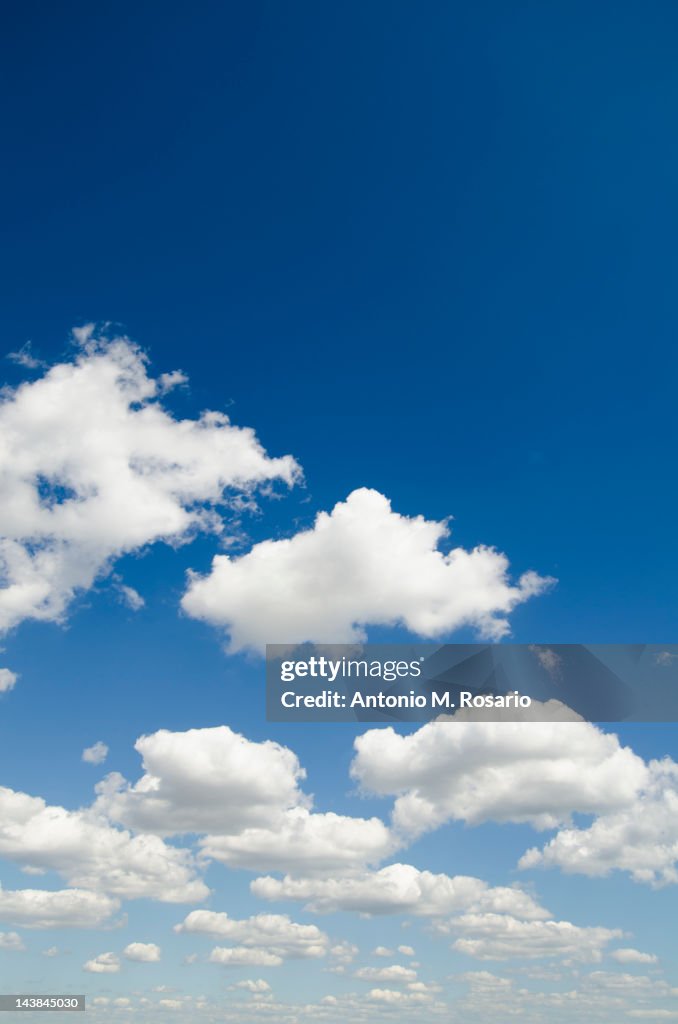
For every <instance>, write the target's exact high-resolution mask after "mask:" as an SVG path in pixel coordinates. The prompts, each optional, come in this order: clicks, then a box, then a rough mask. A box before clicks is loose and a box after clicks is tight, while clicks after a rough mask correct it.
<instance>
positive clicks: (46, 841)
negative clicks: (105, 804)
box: [0, 786, 209, 902]
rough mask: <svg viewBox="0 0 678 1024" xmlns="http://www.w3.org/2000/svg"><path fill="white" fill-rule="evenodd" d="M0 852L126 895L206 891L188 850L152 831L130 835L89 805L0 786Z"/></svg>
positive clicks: (181, 895) (160, 896)
mask: <svg viewBox="0 0 678 1024" xmlns="http://www.w3.org/2000/svg"><path fill="white" fill-rule="evenodd" d="M0 856H3V857H7V859H8V860H12V861H15V862H17V863H19V864H21V865H22V867H24V868H28V869H31V870H32V871H34V872H37V873H41V872H43V871H45V870H53V871H56V872H58V873H59V874H60V875H61V876H62V877H63V878H65V879H66V881H67V882H68V883H69V885H72V886H75V887H77V888H82V889H89V890H94V891H103V892H107V893H110V894H112V895H114V896H122V897H125V898H128V899H134V898H142V897H143V898H150V899H157V900H163V901H167V902H188V901H193V900H202V899H204V898H205V897H206V896H207V894H208V892H209V890H208V889H207V887H206V885H205V884H204V882H202V881H201V880H200V879H199V878H197V877H196V870H195V865H194V861H193V857H192V855H191V853H190V852H189V851H188V850H184V849H177V848H175V847H171V846H168V845H167V844H166V843H164V842H163V841H162V839H160V838H159V837H158V836H154V835H136V836H133V835H131V834H130V833H129V832H127V831H122V830H120V829H117V828H114V827H112V826H111V825H110V824H109V823H108V822H107V821H106V819H104V818H103V817H101V816H100V815H97V814H95V813H94V812H92V811H69V810H66V809H65V808H64V807H59V806H55V805H49V804H47V803H46V802H45V801H44V800H42V799H41V798H40V797H33V796H29V795H28V794H26V793H20V792H16V791H15V790H12V789H8V788H6V787H3V786H0Z"/></svg>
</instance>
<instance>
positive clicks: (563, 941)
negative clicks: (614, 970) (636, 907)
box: [451, 914, 623, 962]
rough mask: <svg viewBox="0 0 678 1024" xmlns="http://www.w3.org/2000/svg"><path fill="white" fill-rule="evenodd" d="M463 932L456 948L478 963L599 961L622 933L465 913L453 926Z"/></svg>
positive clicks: (455, 944)
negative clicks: (547, 960) (554, 960)
mask: <svg viewBox="0 0 678 1024" xmlns="http://www.w3.org/2000/svg"><path fill="white" fill-rule="evenodd" d="M451 927H452V928H453V930H455V931H457V932H459V933H461V934H460V937H459V938H458V939H456V941H455V942H454V949H456V950H457V951H458V952H460V953H466V954H467V955H468V956H472V957H476V958H477V959H478V960H513V959H525V960H534V959H541V958H545V957H557V958H559V959H571V960H583V961H593V962H597V961H599V960H600V959H601V958H602V951H603V950H604V948H605V946H606V945H607V944H608V943H609V942H611V941H612V940H613V939H618V938H621V936H622V934H623V933H622V932H621V931H619V930H618V929H611V928H598V927H596V928H581V927H578V926H577V925H574V924H571V923H570V922H569V921H521V920H518V919H516V918H513V917H511V916H509V915H504V914H502V915H500V914H463V915H462V916H461V917H459V918H456V919H455V920H454V922H453V923H452V926H451Z"/></svg>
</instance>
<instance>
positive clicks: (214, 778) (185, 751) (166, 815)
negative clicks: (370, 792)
mask: <svg viewBox="0 0 678 1024" xmlns="http://www.w3.org/2000/svg"><path fill="white" fill-rule="evenodd" d="M135 747H136V749H137V750H138V751H139V753H140V754H141V756H142V758H143V764H144V768H145V774H144V775H143V776H142V777H141V778H140V779H139V781H138V782H136V783H135V784H134V785H130V784H129V783H127V782H126V781H125V780H124V779H123V778H122V776H120V775H117V774H112V775H109V776H108V778H107V779H106V780H105V782H104V783H102V784H100V786H99V787H98V791H99V794H100V796H99V799H98V801H97V804H96V806H97V808H98V810H100V811H101V812H102V813H105V814H106V815H107V816H108V817H110V818H111V819H113V820H115V821H120V822H122V824H124V825H127V826H129V827H130V828H134V829H137V830H141V831H144V832H153V833H158V834H160V835H171V834H177V833H186V832H219V833H223V834H235V835H237V834H239V833H240V832H242V830H243V829H246V828H249V827H257V826H266V825H269V824H270V822H271V818H272V817H273V816H274V815H276V814H280V813H281V812H284V811H286V810H287V809H289V808H291V807H295V806H298V805H300V804H305V803H307V802H308V798H307V797H305V796H304V794H303V793H302V792H301V791H300V789H299V786H298V783H299V781H300V780H301V779H303V778H304V776H305V774H306V773H305V771H304V769H303V768H302V767H301V766H300V764H299V761H298V759H297V756H296V754H294V753H293V752H292V751H291V750H290V749H289V748H288V747H283V746H281V745H280V744H278V743H274V742H272V741H271V740H264V741H262V742H261V743H256V742H253V741H251V740H248V739H246V737H244V736H242V735H241V734H240V733H237V732H234V731H233V730H232V729H229V728H228V726H226V725H221V726H215V727H214V728H207V729H189V730H187V731H186V732H169V731H168V730H166V729H161V730H160V731H159V732H156V733H153V734H152V735H150V736H142V737H141V738H140V739H138V740H137V742H136V744H135Z"/></svg>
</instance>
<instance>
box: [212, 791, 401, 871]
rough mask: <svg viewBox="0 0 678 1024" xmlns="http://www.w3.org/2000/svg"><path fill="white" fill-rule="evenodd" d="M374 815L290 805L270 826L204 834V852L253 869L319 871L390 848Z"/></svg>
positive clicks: (355, 862)
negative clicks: (235, 832) (316, 810)
mask: <svg viewBox="0 0 678 1024" xmlns="http://www.w3.org/2000/svg"><path fill="white" fill-rule="evenodd" d="M393 845H394V844H393V839H392V837H391V834H390V832H389V830H388V829H387V828H386V826H385V825H384V823H383V822H382V821H381V820H380V819H379V818H369V819H366V818H351V817H347V816H345V815H341V814H333V813H327V814H320V813H318V814H313V813H311V812H310V811H308V810H307V809H306V808H303V807H295V808H293V809H292V810H289V811H287V812H285V813H284V814H283V815H282V816H279V817H278V818H277V819H276V820H275V824H274V827H270V828H249V829H245V830H244V831H243V832H241V833H240V834H239V835H234V836H226V835H225V836H207V837H206V838H205V839H204V840H203V841H202V842H201V847H202V850H203V853H204V854H205V855H206V856H208V857H211V858H213V859H214V860H218V861H221V862H222V863H224V864H228V865H229V866H231V867H238V868H247V869H249V870H252V871H293V872H304V873H311V872H312V873H324V872H326V871H335V870H342V869H343V868H346V867H355V866H359V865H362V864H366V863H374V862H376V861H379V860H383V858H384V857H385V856H386V855H387V854H388V853H390V852H391V850H392V849H393Z"/></svg>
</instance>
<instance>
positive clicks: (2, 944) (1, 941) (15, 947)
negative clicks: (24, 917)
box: [0, 932, 26, 953]
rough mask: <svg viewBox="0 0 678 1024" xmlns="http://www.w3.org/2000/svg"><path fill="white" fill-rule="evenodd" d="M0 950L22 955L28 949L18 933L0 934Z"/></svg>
mask: <svg viewBox="0 0 678 1024" xmlns="http://www.w3.org/2000/svg"><path fill="white" fill-rule="evenodd" d="M0 949H6V950H11V951H12V952H16V953H22V952H23V951H24V950H25V949H26V947H25V946H24V944H23V941H22V939H21V936H20V935H19V934H18V933H17V932H0Z"/></svg>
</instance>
